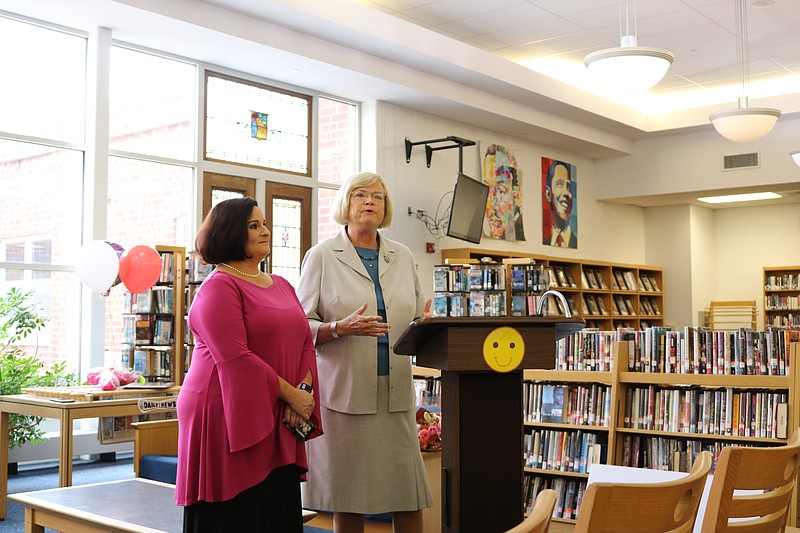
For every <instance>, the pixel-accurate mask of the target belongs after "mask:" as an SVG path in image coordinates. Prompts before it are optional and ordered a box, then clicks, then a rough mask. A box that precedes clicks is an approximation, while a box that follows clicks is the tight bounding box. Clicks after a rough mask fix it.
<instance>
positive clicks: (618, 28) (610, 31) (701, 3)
mask: <svg viewBox="0 0 800 533" xmlns="http://www.w3.org/2000/svg"><path fill="white" fill-rule="evenodd" d="M354 1H357V2H358V3H360V4H362V5H365V6H369V7H371V8H373V9H376V10H380V11H382V12H384V13H388V14H390V15H392V16H394V17H398V18H401V19H403V20H406V21H408V22H411V23H413V24H416V25H419V26H422V27H424V28H427V29H429V30H432V31H435V32H437V33H440V34H442V35H445V36H447V37H450V38H452V39H456V40H458V41H461V42H463V43H466V44H469V45H471V46H474V47H476V48H479V49H481V50H485V51H487V52H490V53H492V54H494V55H497V56H499V57H502V58H505V59H508V60H510V61H513V62H515V63H518V64H520V65H523V66H527V67H528V68H531V69H533V70H536V71H538V72H541V73H543V74H547V75H549V76H552V77H555V78H556V79H559V80H561V81H565V82H566V83H569V84H575V85H578V86H580V87H582V88H585V89H587V90H589V91H591V92H596V94H599V95H603V96H605V97H607V98H611V99H614V100H617V101H621V102H626V101H627V102H628V103H629V104H630V105H637V106H642V108H643V109H647V107H648V106H647V104H648V103H650V104H651V105H652V106H653V107H656V108H657V107H659V106H668V105H673V106H676V107H691V106H696V105H697V103H698V102H705V103H706V105H708V104H713V103H717V104H721V103H731V100H730V98H731V95H733V97H734V98H735V96H736V95H738V88H737V83H738V79H739V77H738V76H739V74H738V63H737V58H736V32H735V14H734V12H735V9H734V7H735V5H734V1H733V0H492V1H491V2H485V1H469V0H354ZM745 5H746V13H747V26H748V34H747V36H746V37H747V41H748V43H749V48H748V52H749V63H748V65H749V70H750V78H751V82H750V83H751V91H749V92H750V94H751V96H757V95H762V96H766V95H774V94H780V93H781V92H784V94H791V93H793V92H795V90H796V89H797V87H798V85H797V76H798V74H800V39H798V27H800V5H798V2H797V0H745ZM626 13H627V18H626ZM626 22H627V23H626ZM626 27H627V28H628V29H629V30H630V32H631V33H634V34H635V35H637V36H638V40H639V45H641V46H650V47H657V48H664V49H667V50H669V51H671V52H672V53H673V54H674V55H675V61H674V63H673V64H672V66H671V68H670V70H669V72H668V74H667V76H666V77H665V78H664V80H663V81H661V82H660V83H659V84H658V85H657V86H656V87H655V88H654V89H653V90H651V91H649V92H648V93H647V94H646V95H643V97H639V96H637V97H635V98H631V96H630V95H624V94H623V95H615V94H613V92H605V93H604V92H602V87H599V86H597V84H596V83H593V82H592V80H591V78H590V77H589V75H588V72H586V70H585V68H584V65H583V60H584V57H585V56H586V54H588V53H590V52H594V51H597V50H601V49H604V48H611V47H616V46H619V42H620V36H621V33H624V32H622V29H623V28H626ZM777 80H783V81H785V82H788V83H786V84H783V85H784V88H783V89H781V88H768V87H765V85H770V86H771V85H774V83H775V82H776V81H777ZM687 93H691V94H693V97H692V98H691V99H687V98H685V95H686V94H687ZM726 96H727V99H725V97H726ZM669 100H673V101H674V103H673V104H669V103H667V101H669ZM690 100H691V102H690ZM734 101H735V100H734Z"/></svg>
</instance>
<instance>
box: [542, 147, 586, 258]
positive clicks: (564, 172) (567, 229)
mask: <svg viewBox="0 0 800 533" xmlns="http://www.w3.org/2000/svg"><path fill="white" fill-rule="evenodd" d="M577 180H578V169H577V167H575V165H571V164H570V163H565V162H563V161H556V160H555V159H548V158H546V157H543V158H542V244H549V245H550V246H559V247H561V248H577V247H578V184H577Z"/></svg>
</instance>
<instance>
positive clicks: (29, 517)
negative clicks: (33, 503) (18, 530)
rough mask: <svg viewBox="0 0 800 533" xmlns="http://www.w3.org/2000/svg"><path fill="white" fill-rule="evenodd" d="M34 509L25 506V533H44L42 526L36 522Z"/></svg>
mask: <svg viewBox="0 0 800 533" xmlns="http://www.w3.org/2000/svg"><path fill="white" fill-rule="evenodd" d="M35 514H36V511H35V510H34V509H31V508H30V507H26V508H25V533H44V526H40V525H38V524H37V523H36V517H35Z"/></svg>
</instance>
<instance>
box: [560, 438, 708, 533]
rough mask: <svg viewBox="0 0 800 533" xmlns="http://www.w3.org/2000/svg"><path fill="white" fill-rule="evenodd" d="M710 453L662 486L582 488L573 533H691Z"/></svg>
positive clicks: (698, 457) (655, 484) (599, 483)
mask: <svg viewBox="0 0 800 533" xmlns="http://www.w3.org/2000/svg"><path fill="white" fill-rule="evenodd" d="M712 461H713V459H712V456H711V452H702V453H701V454H700V455H698V456H697V459H696V460H695V462H694V465H693V466H692V471H691V472H690V473H689V475H688V476H685V477H682V478H680V479H677V480H673V481H666V482H662V483H606V482H598V483H592V484H591V485H589V486H588V487H586V492H585V493H584V495H583V502H582V503H581V507H580V510H579V511H578V521H577V523H576V524H575V533H620V532H622V531H624V532H625V533H665V532H669V533H684V532H690V531H692V528H693V527H694V523H695V519H696V518H697V509H698V507H699V505H700V498H701V496H702V495H703V487H704V486H705V483H706V477H707V475H708V472H709V470H711V463H712Z"/></svg>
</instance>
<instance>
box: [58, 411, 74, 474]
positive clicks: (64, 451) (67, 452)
mask: <svg viewBox="0 0 800 533" xmlns="http://www.w3.org/2000/svg"><path fill="white" fill-rule="evenodd" d="M59 420H60V425H61V447H60V450H59V455H58V486H59V487H69V486H70V485H72V422H73V419H72V415H71V414H70V410H69V409H64V410H63V411H61V418H60V419H59Z"/></svg>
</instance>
